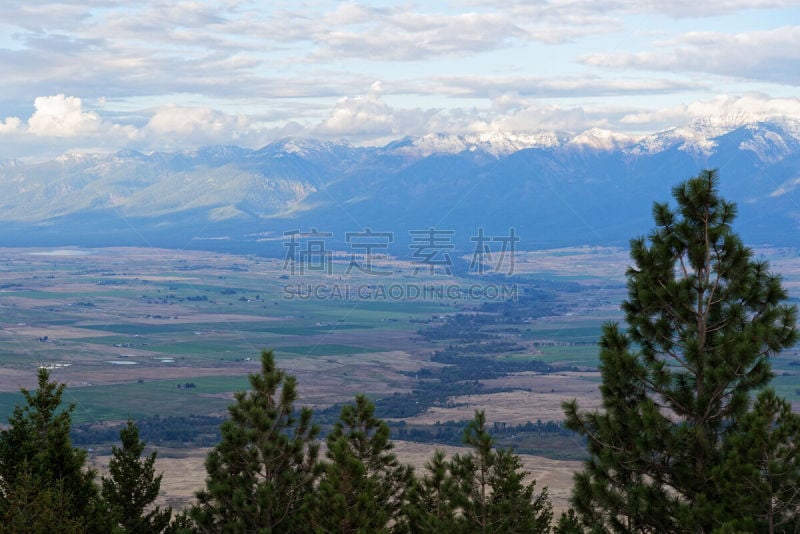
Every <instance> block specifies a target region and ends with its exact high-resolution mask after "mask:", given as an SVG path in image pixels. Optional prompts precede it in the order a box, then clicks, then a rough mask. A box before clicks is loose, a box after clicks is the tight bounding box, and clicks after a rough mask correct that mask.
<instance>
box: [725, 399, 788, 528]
mask: <svg viewBox="0 0 800 534" xmlns="http://www.w3.org/2000/svg"><path fill="white" fill-rule="evenodd" d="M738 427H739V431H738V432H737V433H736V434H735V435H733V436H731V439H729V440H728V442H727V443H726V450H725V451H724V452H725V455H724V458H725V461H724V463H723V464H722V465H721V466H719V467H718V468H717V470H716V471H715V472H714V479H715V480H716V483H717V484H718V485H719V486H720V487H723V488H724V492H725V493H726V494H729V495H740V496H742V497H746V498H740V499H737V500H736V501H733V502H721V503H717V505H718V506H719V507H720V509H719V510H718V511H717V515H719V516H720V517H729V518H736V519H731V520H729V521H727V522H726V527H727V528H732V529H734V530H738V531H750V532H769V533H770V534H772V533H773V532H797V531H798V530H800V415H798V414H795V413H793V412H792V406H791V404H790V403H789V402H787V401H786V400H785V399H782V398H781V397H779V396H778V395H777V394H776V393H775V391H774V390H773V389H771V388H768V389H765V390H764V391H762V392H761V393H760V394H759V395H758V398H757V399H756V401H755V404H754V406H753V409H752V411H750V412H749V413H747V414H745V415H744V416H743V417H742V419H741V421H740V422H739V424H738Z"/></svg>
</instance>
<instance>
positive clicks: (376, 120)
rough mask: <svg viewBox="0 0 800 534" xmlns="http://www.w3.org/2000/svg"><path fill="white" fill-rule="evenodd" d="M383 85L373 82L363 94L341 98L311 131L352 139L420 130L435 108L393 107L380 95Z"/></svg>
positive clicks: (434, 111)
mask: <svg viewBox="0 0 800 534" xmlns="http://www.w3.org/2000/svg"><path fill="white" fill-rule="evenodd" d="M381 92H382V85H381V83H380V82H375V83H373V84H372V86H371V87H370V90H369V91H368V92H367V94H365V95H363V96H355V97H345V98H342V99H340V100H339V101H338V102H337V103H336V105H335V106H334V108H333V110H332V111H331V113H330V115H329V116H328V118H327V119H325V120H324V121H322V123H320V124H319V125H318V126H317V127H316V128H314V129H313V130H312V134H313V135H319V136H326V137H349V138H353V139H354V140H366V139H387V140H388V139H391V138H396V137H400V136H403V135H408V134H409V133H410V132H414V133H419V132H422V131H423V130H424V129H425V126H426V123H427V121H428V119H429V118H430V117H431V116H432V115H434V114H435V113H436V112H437V110H434V109H428V110H422V109H395V108H392V107H391V106H389V105H388V104H387V103H386V102H384V101H383V99H382V98H381Z"/></svg>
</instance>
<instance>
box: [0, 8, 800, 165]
mask: <svg viewBox="0 0 800 534" xmlns="http://www.w3.org/2000/svg"><path fill="white" fill-rule="evenodd" d="M0 27H1V28H2V31H0V76H1V77H2V79H3V84H2V89H0V159H5V158H14V157H50V156H52V155H57V154H60V153H62V152H74V151H109V150H119V149H122V148H133V149H138V150H145V151H149V150H174V149H191V148H193V147H197V146H201V145H208V144H217V143H224V144H238V145H242V146H250V147H257V146H261V145H264V144H266V143H268V142H269V141H271V140H274V139H276V138H280V137H285V136H288V135H295V136H308V137H317V138H323V139H336V140H338V139H344V140H348V141H350V142H352V143H355V144H383V143H385V142H387V141H389V140H392V139H397V138H400V137H403V136H405V135H421V134H425V133H431V132H441V133H472V134H481V135H491V134H496V133H514V132H538V131H553V130H556V131H567V132H573V133H579V132H581V131H584V130H587V129H590V128H602V129H608V130H612V131H615V132H624V133H626V134H631V135H639V134H643V133H650V132H653V131H657V130H660V129H664V128H668V127H671V126H680V125H683V124H686V123H688V122H690V121H692V120H694V119H697V118H704V117H708V116H725V117H740V118H747V117H754V118H761V117H773V116H779V115H786V116H790V117H795V118H800V94H798V85H800V1H781V0H719V1H716V2H698V1H696V0H691V1H689V0H674V1H671V2H666V1H663V2H662V1H652V0H651V1H646V0H640V1H637V2H626V1H618V0H552V1H545V0H540V1H520V0H505V1H502V2H500V1H492V0H466V1H462V2H458V3H455V2H435V1H429V2H425V3H394V2H326V1H311V2H253V1H242V0H220V1H215V2H207V1H200V0H195V1H183V2H182V1H177V2H176V1H162V0H139V1H137V2H129V1H119V0H85V1H82V2H80V3H79V2H50V1H47V0H25V1H17V0H5V1H4V2H3V3H2V6H0Z"/></svg>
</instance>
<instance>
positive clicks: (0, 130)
mask: <svg viewBox="0 0 800 534" xmlns="http://www.w3.org/2000/svg"><path fill="white" fill-rule="evenodd" d="M21 124H22V121H21V120H20V119H19V117H7V118H6V119H5V120H4V121H3V122H0V135H1V134H13V133H16V132H18V131H19V129H20V125H21Z"/></svg>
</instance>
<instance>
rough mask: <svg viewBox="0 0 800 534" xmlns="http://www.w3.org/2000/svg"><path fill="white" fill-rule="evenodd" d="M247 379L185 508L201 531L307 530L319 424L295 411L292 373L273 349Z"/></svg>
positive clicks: (307, 412)
mask: <svg viewBox="0 0 800 534" xmlns="http://www.w3.org/2000/svg"><path fill="white" fill-rule="evenodd" d="M250 385H251V387H252V391H251V392H249V393H247V392H239V393H237V394H236V396H235V399H236V402H235V404H233V405H232V406H231V407H230V408H229V409H228V411H229V412H230V416H231V417H230V419H228V420H227V421H225V422H224V423H223V424H222V426H221V432H222V440H221V442H220V443H219V444H218V445H217V446H216V447H214V449H212V450H211V452H209V454H208V457H207V458H206V471H207V472H208V477H207V478H206V489H205V490H203V491H200V492H199V493H198V494H197V499H198V503H197V504H196V505H195V506H194V507H193V508H192V510H191V512H190V515H191V517H192V519H193V520H194V521H195V523H196V526H197V528H198V529H199V531H201V532H307V531H308V517H307V513H306V512H307V501H308V499H309V497H310V495H311V494H312V492H313V487H314V483H315V480H316V478H317V474H318V473H317V471H318V467H317V466H318V464H317V452H318V449H319V445H318V444H317V443H316V442H315V438H316V436H317V434H318V431H319V430H318V428H317V427H316V425H313V424H312V423H311V410H310V409H309V408H303V409H302V410H301V411H300V413H299V415H298V414H297V413H296V412H295V409H294V402H295V400H296V399H297V391H296V381H295V378H294V377H293V376H291V375H287V374H286V373H284V372H283V371H281V370H279V369H277V368H276V366H275V358H274V356H273V354H272V352H271V351H269V352H268V351H264V352H262V354H261V373H260V374H251V375H250ZM279 390H280V391H279Z"/></svg>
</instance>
